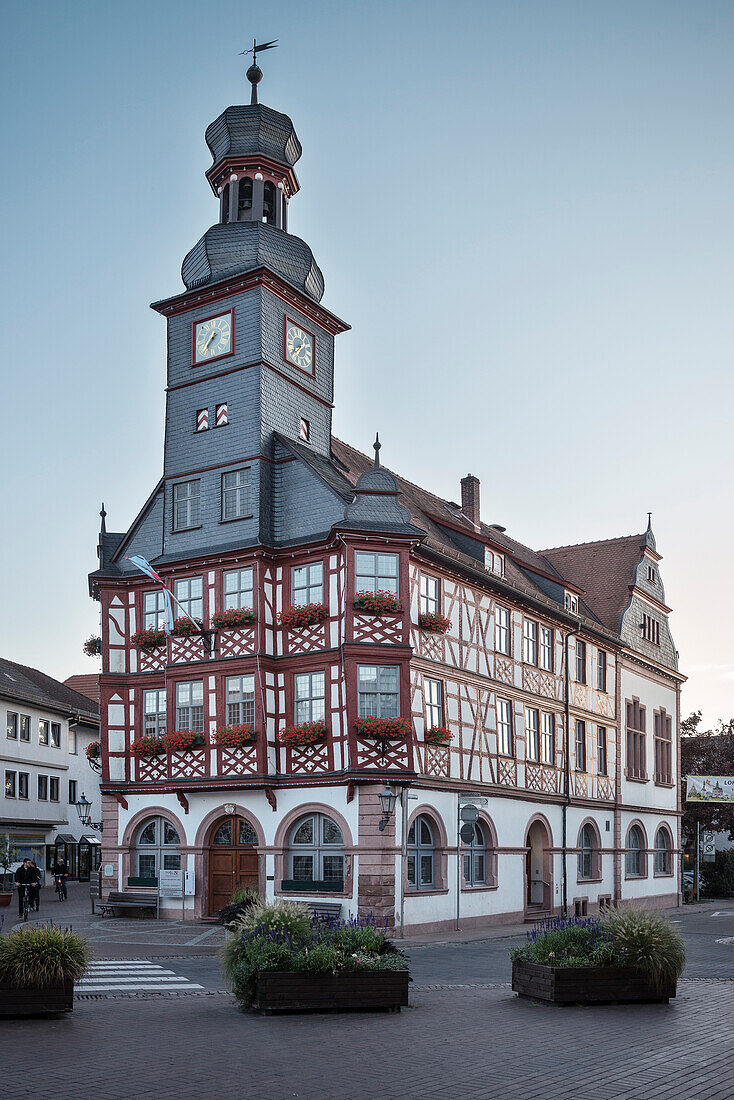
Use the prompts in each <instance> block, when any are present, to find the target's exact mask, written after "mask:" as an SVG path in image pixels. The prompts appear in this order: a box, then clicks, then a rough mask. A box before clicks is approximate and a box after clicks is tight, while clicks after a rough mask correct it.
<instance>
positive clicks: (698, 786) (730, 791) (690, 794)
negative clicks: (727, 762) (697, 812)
mask: <svg viewBox="0 0 734 1100" xmlns="http://www.w3.org/2000/svg"><path fill="white" fill-rule="evenodd" d="M686 802H724V803H726V802H731V803H734V775H689V776H688V780H687V785H686Z"/></svg>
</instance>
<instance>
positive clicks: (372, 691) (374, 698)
mask: <svg viewBox="0 0 734 1100" xmlns="http://www.w3.org/2000/svg"><path fill="white" fill-rule="evenodd" d="M357 691H358V697H359V717H360V718H370V717H375V718H397V717H398V715H399V713H400V687H399V681H398V667H397V665H359V666H358V668H357Z"/></svg>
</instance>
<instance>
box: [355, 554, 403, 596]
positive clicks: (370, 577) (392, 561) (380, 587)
mask: <svg viewBox="0 0 734 1100" xmlns="http://www.w3.org/2000/svg"><path fill="white" fill-rule="evenodd" d="M354 571H355V579H354V588H355V591H356V592H394V593H395V595H397V592H398V555H397V554H368V553H366V551H364V550H357V551H356V552H355V555H354Z"/></svg>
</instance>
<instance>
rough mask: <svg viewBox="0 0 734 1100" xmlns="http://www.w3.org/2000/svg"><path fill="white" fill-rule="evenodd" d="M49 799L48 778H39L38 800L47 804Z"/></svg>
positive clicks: (40, 776)
mask: <svg viewBox="0 0 734 1100" xmlns="http://www.w3.org/2000/svg"><path fill="white" fill-rule="evenodd" d="M47 799H48V776H47V775H39V776H38V800H39V802H45V801H46V800H47Z"/></svg>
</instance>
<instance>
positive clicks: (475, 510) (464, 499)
mask: <svg viewBox="0 0 734 1100" xmlns="http://www.w3.org/2000/svg"><path fill="white" fill-rule="evenodd" d="M461 510H462V512H463V513H464V515H465V516H466V517H467V519H470V520H471V521H472V523H475V524H476V525H477V527H478V526H479V478H478V477H474V474H467V475H466V477H462V479H461Z"/></svg>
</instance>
